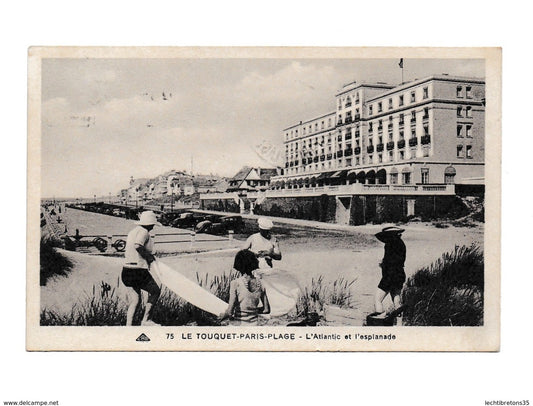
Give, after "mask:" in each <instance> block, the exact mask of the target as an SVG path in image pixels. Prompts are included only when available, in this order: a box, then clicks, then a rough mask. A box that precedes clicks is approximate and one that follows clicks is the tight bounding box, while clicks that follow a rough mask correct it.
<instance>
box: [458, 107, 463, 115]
mask: <svg viewBox="0 0 533 406" xmlns="http://www.w3.org/2000/svg"><path fill="white" fill-rule="evenodd" d="M457 117H463V106H458V107H457Z"/></svg>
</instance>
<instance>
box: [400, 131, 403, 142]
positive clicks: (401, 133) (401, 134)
mask: <svg viewBox="0 0 533 406" xmlns="http://www.w3.org/2000/svg"><path fill="white" fill-rule="evenodd" d="M400 139H401V140H403V130H401V131H400Z"/></svg>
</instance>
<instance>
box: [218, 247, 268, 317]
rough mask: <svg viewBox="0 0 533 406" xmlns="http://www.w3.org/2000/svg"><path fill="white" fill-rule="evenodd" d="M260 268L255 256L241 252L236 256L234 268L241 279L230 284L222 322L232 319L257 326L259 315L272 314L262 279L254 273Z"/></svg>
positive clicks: (245, 251)
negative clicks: (226, 306)
mask: <svg viewBox="0 0 533 406" xmlns="http://www.w3.org/2000/svg"><path fill="white" fill-rule="evenodd" d="M257 267H258V260H257V257H256V256H255V254H254V253H253V252H251V251H249V250H241V251H239V252H238V253H237V255H235V261H234V264H233V268H234V269H235V270H237V271H238V272H239V273H240V274H241V277H240V278H237V279H234V280H232V281H231V282H230V296H229V303H228V308H227V309H226V311H225V312H224V313H222V314H221V315H220V316H219V319H220V321H222V320H224V319H227V318H230V317H231V318H232V319H233V320H235V321H236V323H237V324H240V325H256V324H257V320H258V315H259V314H268V313H270V303H269V301H268V297H267V294H266V291H265V288H264V287H263V284H262V282H261V279H260V278H257V277H255V275H254V273H253V271H255V270H256V269H257Z"/></svg>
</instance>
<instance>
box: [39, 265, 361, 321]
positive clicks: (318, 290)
mask: <svg viewBox="0 0 533 406" xmlns="http://www.w3.org/2000/svg"><path fill="white" fill-rule="evenodd" d="M238 276H239V275H238V273H237V272H235V271H229V272H224V273H223V274H222V275H219V276H213V277H210V276H209V274H205V275H203V276H200V275H199V274H196V280H197V282H198V284H199V285H200V286H203V287H205V288H206V289H208V290H209V291H211V292H212V293H213V294H214V295H215V296H217V297H219V298H220V299H222V300H223V301H225V302H228V301H229V291H230V283H231V281H232V280H234V279H235V278H237V277H238ZM354 282H355V281H351V282H348V281H346V280H344V279H342V278H340V279H338V280H335V281H333V282H329V283H326V282H325V281H324V278H323V277H322V276H320V277H319V278H318V279H312V280H311V285H310V286H306V287H304V288H303V291H302V294H301V295H300V298H299V300H298V303H297V306H296V312H295V313H294V315H293V316H292V318H297V317H302V316H307V315H308V314H309V313H320V312H321V311H322V310H323V306H324V304H334V305H337V306H343V307H346V306H351V304H352V294H351V290H350V288H351V286H352V284H353V283H354ZM119 284H120V280H119V279H117V284H116V286H115V287H111V286H110V285H109V284H107V283H105V282H101V283H100V286H98V287H97V286H93V288H92V291H91V292H89V293H87V294H86V295H85V296H84V297H82V298H81V299H80V300H79V301H78V302H77V303H76V304H75V305H74V306H73V308H72V310H71V311H70V312H68V313H60V312H57V311H55V310H52V309H43V310H42V311H41V325H43V326H52V325H55V326H58V325H61V326H121V325H125V324H126V311H127V303H126V300H125V299H122V298H121V297H119V296H118V295H117V288H118V286H119ZM143 313H144V307H143V306H142V305H140V306H139V307H138V308H137V311H136V313H135V316H134V320H133V323H134V324H140V322H141V319H142V314H143ZM152 319H153V320H154V321H155V322H157V323H159V324H161V325H165V326H182V325H199V326H214V325H218V324H219V323H218V321H217V319H216V317H215V316H213V315H211V314H209V313H207V312H204V311H203V310H200V309H198V308H197V307H195V306H193V305H191V304H190V303H188V302H186V301H184V300H183V299H181V298H180V297H179V296H177V295H176V294H174V293H173V292H171V291H169V290H168V289H166V288H163V290H162V292H161V296H160V297H159V300H158V301H157V303H156V304H155V305H154V307H153V309H152Z"/></svg>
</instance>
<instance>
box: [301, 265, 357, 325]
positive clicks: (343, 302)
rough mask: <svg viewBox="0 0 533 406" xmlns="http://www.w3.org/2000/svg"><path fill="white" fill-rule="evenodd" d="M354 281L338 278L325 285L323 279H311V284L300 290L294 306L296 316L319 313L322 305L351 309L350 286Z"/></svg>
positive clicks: (322, 308) (320, 277) (351, 296)
mask: <svg viewBox="0 0 533 406" xmlns="http://www.w3.org/2000/svg"><path fill="white" fill-rule="evenodd" d="M355 282H356V280H355V279H354V280H352V281H347V280H346V279H344V278H339V279H336V280H334V281H333V282H329V283H326V282H325V281H324V277H323V276H322V275H320V276H319V277H318V278H316V279H315V278H312V279H311V284H310V285H308V286H305V287H304V288H303V289H302V292H301V294H300V297H299V298H298V302H297V304H296V313H297V315H298V316H308V315H309V314H310V313H321V312H322V311H323V310H324V305H335V306H339V307H352V305H353V304H354V303H353V299H354V298H353V295H352V291H351V287H352V285H353V284H354V283H355Z"/></svg>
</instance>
